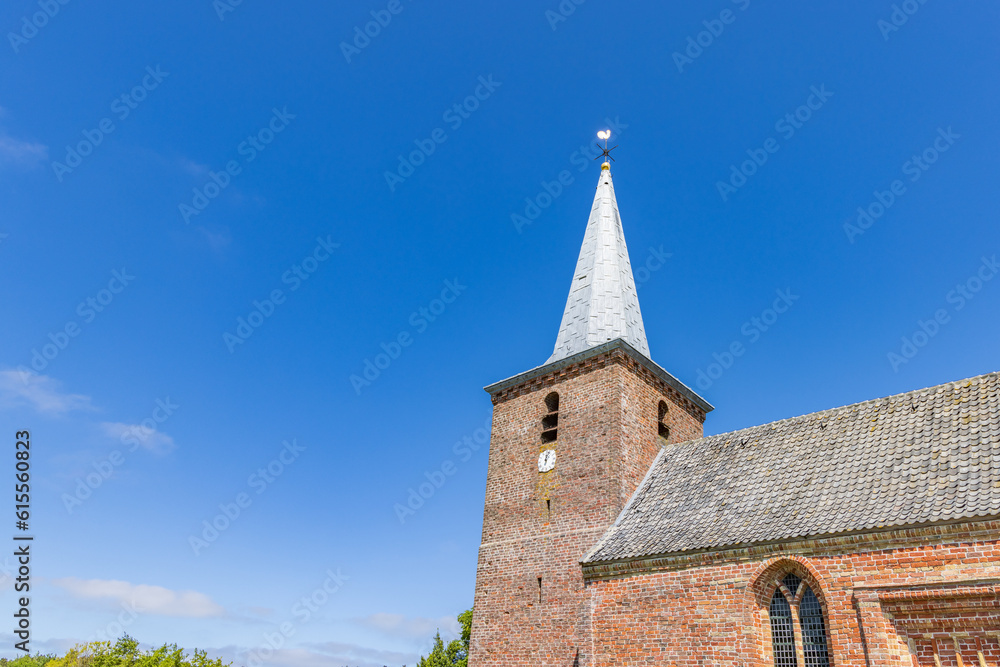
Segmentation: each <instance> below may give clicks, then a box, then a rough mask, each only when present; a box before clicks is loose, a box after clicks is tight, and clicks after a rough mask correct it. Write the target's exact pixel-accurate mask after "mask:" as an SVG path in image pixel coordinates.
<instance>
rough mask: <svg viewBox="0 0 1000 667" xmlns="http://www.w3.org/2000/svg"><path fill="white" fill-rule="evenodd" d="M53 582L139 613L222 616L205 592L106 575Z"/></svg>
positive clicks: (77, 594) (83, 597) (76, 594)
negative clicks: (126, 606)
mask: <svg viewBox="0 0 1000 667" xmlns="http://www.w3.org/2000/svg"><path fill="white" fill-rule="evenodd" d="M52 583H54V584H55V585H56V586H58V587H60V588H62V589H63V590H65V591H66V592H67V593H69V594H70V595H72V596H73V597H75V598H79V599H81V600H111V601H114V602H115V603H117V604H122V603H125V604H130V605H135V608H136V609H137V610H138V611H139V613H140V614H152V615H156V616H173V617H177V618H209V617H212V616H223V615H224V614H225V609H223V608H222V607H221V606H219V605H218V604H216V603H215V602H213V601H212V599H211V598H210V597H208V596H207V595H205V594H204V593H198V592H196V591H172V590H170V589H168V588H163V587H161V586H149V585H146V584H130V583H129V582H127V581H114V580H107V579H77V578H75V577H69V578H66V579H54V580H53V582H52Z"/></svg>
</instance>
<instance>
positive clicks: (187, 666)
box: [0, 635, 231, 667]
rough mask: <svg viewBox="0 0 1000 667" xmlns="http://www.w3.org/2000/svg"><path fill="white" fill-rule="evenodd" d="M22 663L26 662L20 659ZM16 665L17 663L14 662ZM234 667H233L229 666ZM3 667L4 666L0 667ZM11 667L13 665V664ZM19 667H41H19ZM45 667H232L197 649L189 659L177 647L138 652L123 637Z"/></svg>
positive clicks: (72, 652) (78, 649)
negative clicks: (209, 657)
mask: <svg viewBox="0 0 1000 667" xmlns="http://www.w3.org/2000/svg"><path fill="white" fill-rule="evenodd" d="M19 660H23V658H19ZM15 662H16V661H15ZM230 664H231V663H230ZM0 667H2V666H0ZM11 667H14V664H13V663H11ZM17 667H42V666H41V665H33V664H32V665H28V664H24V665H17ZM44 667H229V666H228V665H223V663H222V660H221V659H219V658H216V659H215V660H209V659H208V654H207V653H206V652H205V651H199V650H197V649H195V651H194V654H193V655H192V656H191V657H190V659H189V658H188V656H187V655H186V654H185V653H184V650H183V649H180V648H177V644H164V645H163V646H161V647H160V648H157V649H153V650H151V651H141V650H139V642H137V641H136V640H134V639H132V638H131V637H129V636H128V635H124V636H123V637H122V638H121V639H119V640H118V641H117V642H115V645H114V646H112V645H111V642H91V643H89V644H79V645H77V646H74V647H73V648H71V649H70V650H69V651H68V652H67V653H66V655H64V656H63V657H61V658H56V659H55V660H52V661H51V662H47V663H44Z"/></svg>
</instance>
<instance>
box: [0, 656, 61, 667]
mask: <svg viewBox="0 0 1000 667" xmlns="http://www.w3.org/2000/svg"><path fill="white" fill-rule="evenodd" d="M55 658H56V656H54V655H43V654H42V653H36V654H35V655H22V656H21V657H20V658H15V659H13V660H8V659H7V658H0V667H45V665H46V664H47V663H48V662H49V661H51V660H55Z"/></svg>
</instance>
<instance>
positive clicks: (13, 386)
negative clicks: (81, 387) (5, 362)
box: [0, 370, 94, 414]
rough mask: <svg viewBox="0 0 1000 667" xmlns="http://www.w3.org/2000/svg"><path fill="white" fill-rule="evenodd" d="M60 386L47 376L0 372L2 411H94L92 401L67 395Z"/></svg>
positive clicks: (80, 395) (19, 372)
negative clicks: (21, 409)
mask: <svg viewBox="0 0 1000 667" xmlns="http://www.w3.org/2000/svg"><path fill="white" fill-rule="evenodd" d="M60 386H61V385H60V383H59V382H58V381H57V380H54V379H52V378H50V377H48V376H47V375H36V374H34V373H29V372H26V371H15V370H7V371H0V410H9V409H11V408H19V407H23V406H26V405H27V406H30V407H32V408H34V409H35V410H36V411H38V412H41V413H43V414H62V413H65V412H70V411H72V410H93V409H94V408H93V406H92V405H91V403H90V397H89V396H84V395H82V394H67V393H65V392H63V391H62V390H61V389H60Z"/></svg>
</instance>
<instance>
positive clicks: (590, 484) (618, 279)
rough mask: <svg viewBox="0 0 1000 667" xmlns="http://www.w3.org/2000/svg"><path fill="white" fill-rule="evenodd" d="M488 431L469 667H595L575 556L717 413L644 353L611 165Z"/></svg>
mask: <svg viewBox="0 0 1000 667" xmlns="http://www.w3.org/2000/svg"><path fill="white" fill-rule="evenodd" d="M486 391H487V392H489V394H490V397H491V398H492V401H493V406H494V407H493V431H492V436H491V440H490V453H489V470H488V473H487V481H486V507H485V511H484V516H483V538H482V543H481V545H480V547H479V563H478V566H477V574H476V594H475V606H474V614H473V624H472V642H471V643H472V645H471V653H470V657H469V665H470V667H494V666H495V667H548V666H550V665H551V666H558V667H574V666H582V667H596V665H593V663H592V662H591V660H590V657H589V656H590V655H592V650H591V646H590V615H589V609H590V602H589V600H588V598H587V591H586V590H585V588H584V581H583V576H582V570H581V566H580V561H581V560H582V559H583V557H584V556H585V555H586V554H587V552H588V551H589V550H590V549H591V548H593V547H594V546H595V544H596V543H597V540H598V539H599V538H600V537H601V535H602V534H603V533H604V532H605V531H606V530H607V529H608V528H609V527H610V526H611V525H612V524H613V523H614V521H615V519H616V517H617V516H618V514H619V513H620V512H621V510H622V508H623V507H624V506H625V503H626V502H627V501H628V499H629V497H630V496H631V495H632V493H633V492H634V491H635V489H636V487H637V486H638V485H639V483H640V482H641V481H642V478H643V477H644V475H645V474H646V471H647V470H649V468H650V466H651V465H652V463H653V460H654V459H655V458H656V456H657V453H658V452H659V451H660V449H661V448H662V447H664V446H669V444H670V443H676V442H682V441H686V440H691V439H694V438H700V437H702V424H703V422H704V420H705V414H706V413H707V412H709V411H710V410H711V409H712V406H710V405H709V404H708V403H706V402H705V400H704V399H702V398H701V397H699V396H698V395H697V394H695V393H694V392H693V391H691V390H690V389H689V388H687V387H686V386H684V385H683V384H682V383H681V382H680V381H678V380H677V379H675V378H674V377H673V376H672V375H670V374H669V373H667V372H666V371H665V370H663V369H662V368H660V366H658V365H657V364H656V363H654V362H653V361H652V360H651V359H650V358H649V347H648V345H647V343H646V333H645V330H644V328H643V323H642V314H641V313H640V311H639V299H638V297H637V295H636V288H635V280H634V279H633V276H632V267H631V264H630V262H629V256H628V250H627V248H626V246H625V236H624V234H623V232H622V224H621V218H620V217H619V213H618V203H617V201H616V200H615V191H614V187H613V185H612V183H611V169H610V165H609V163H607V162H605V163H604V164H602V165H601V177H600V180H599V181H598V184H597V193H596V195H595V197H594V205H593V208H592V210H591V213H590V219H589V221H588V223H587V230H586V233H585V235H584V239H583V247H582V248H581V250H580V258H579V260H578V261H577V265H576V272H575V274H574V276H573V282H572V285H571V286H570V293H569V298H568V300H567V302H566V310H565V312H564V313H563V318H562V324H561V325H560V328H559V335H558V337H557V339H556V346H555V351H554V352H553V354H552V356H551V357H549V359H548V361H547V362H546V363H545V364H544V365H542V366H539V367H538V368H535V369H533V370H530V371H527V372H525V373H522V374H520V375H517V376H515V377H512V378H510V379H507V380H504V381H502V382H498V383H496V384H493V385H490V386H488V387H486Z"/></svg>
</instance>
